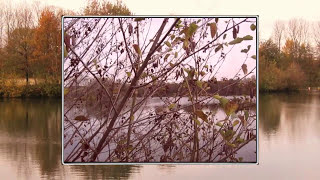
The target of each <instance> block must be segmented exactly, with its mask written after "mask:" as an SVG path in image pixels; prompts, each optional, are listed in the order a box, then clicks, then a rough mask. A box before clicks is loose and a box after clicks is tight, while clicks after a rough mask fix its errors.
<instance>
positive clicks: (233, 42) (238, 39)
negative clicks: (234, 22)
mask: <svg viewBox="0 0 320 180" xmlns="http://www.w3.org/2000/svg"><path fill="white" fill-rule="evenodd" d="M242 41H243V39H242V38H236V39H235V40H232V41H230V42H229V45H235V44H239V43H241V42H242Z"/></svg>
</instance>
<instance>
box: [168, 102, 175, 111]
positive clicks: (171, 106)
mask: <svg viewBox="0 0 320 180" xmlns="http://www.w3.org/2000/svg"><path fill="white" fill-rule="evenodd" d="M175 107H176V104H175V103H172V104H170V105H169V106H168V108H169V109H170V110H171V109H173V108H175Z"/></svg>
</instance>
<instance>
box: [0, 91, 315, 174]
mask: <svg viewBox="0 0 320 180" xmlns="http://www.w3.org/2000/svg"><path fill="white" fill-rule="evenodd" d="M259 101H260V103H259V109H260V111H259V126H260V127H259V162H260V163H259V165H197V166H195V165H175V166H172V165H170V166H168V165H166V166H163V165H144V166H63V165H61V105H60V104H61V100H55V99H42V100H41V99H37V100H20V99H11V100H3V99H2V100H1V99H0V167H1V168H0V175H1V176H0V177H1V178H0V179H41V178H43V179H108V178H110V179H151V178H152V179H195V178H197V179H213V178H219V177H220V178H222V179H231V178H233V179H234V178H236V179H319V178H320V174H319V172H318V169H319V165H318V162H319V160H320V153H319V151H320V96H319V95H316V94H315V95H301V94H292V95H286V94H273V95H260V98H259Z"/></svg>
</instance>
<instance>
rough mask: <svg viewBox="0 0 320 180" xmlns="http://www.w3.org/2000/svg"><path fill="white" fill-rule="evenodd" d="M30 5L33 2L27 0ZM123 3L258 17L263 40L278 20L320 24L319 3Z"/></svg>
mask: <svg viewBox="0 0 320 180" xmlns="http://www.w3.org/2000/svg"><path fill="white" fill-rule="evenodd" d="M13 1H14V2H23V1H26V0H13ZM31 1H33V0H28V2H31ZM38 1H39V0H38ZM110 1H115V0H110ZM40 2H42V3H44V4H48V5H55V6H58V7H62V8H65V9H71V10H75V11H78V10H79V9H81V8H82V7H84V5H85V3H86V0H68V1H66V0H40ZM123 2H124V3H125V4H126V5H127V7H128V8H129V9H130V10H131V11H132V12H133V13H134V14H136V15H259V20H260V21H259V25H260V31H259V32H260V38H261V39H268V38H269V37H270V36H271V33H272V29H273V24H274V22H275V21H277V20H284V21H286V20H289V19H291V18H303V19H306V20H308V21H310V22H315V21H320V13H319V7H320V6H319V5H320V1H319V0H303V1H302V0H267V1H263V0H260V1H258V0H241V1H239V0H161V1H159V0H156V1H153V0H123Z"/></svg>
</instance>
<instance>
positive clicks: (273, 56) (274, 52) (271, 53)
mask: <svg viewBox="0 0 320 180" xmlns="http://www.w3.org/2000/svg"><path fill="white" fill-rule="evenodd" d="M259 55H260V56H261V57H264V58H265V59H266V60H267V61H278V60H279V58H280V52H279V51H278V47H277V44H275V43H274V42H273V41H272V40H271V39H268V40H267V41H263V42H261V43H260V46H259Z"/></svg>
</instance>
